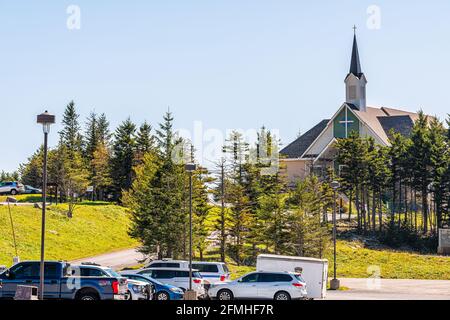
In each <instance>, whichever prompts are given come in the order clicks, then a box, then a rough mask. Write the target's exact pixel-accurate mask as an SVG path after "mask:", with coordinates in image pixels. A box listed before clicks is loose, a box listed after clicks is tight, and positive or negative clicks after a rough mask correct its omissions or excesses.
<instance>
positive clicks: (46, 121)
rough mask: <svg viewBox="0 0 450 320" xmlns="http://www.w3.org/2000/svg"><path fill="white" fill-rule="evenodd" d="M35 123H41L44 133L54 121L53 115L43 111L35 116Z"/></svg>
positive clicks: (48, 130) (47, 131)
mask: <svg viewBox="0 0 450 320" xmlns="http://www.w3.org/2000/svg"><path fill="white" fill-rule="evenodd" d="M37 123H40V124H42V128H43V129H44V133H49V132H50V126H51V125H52V124H54V123H55V116H54V115H52V114H50V113H48V111H45V112H44V113H41V114H40V115H38V116H37Z"/></svg>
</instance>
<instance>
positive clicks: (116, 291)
mask: <svg viewBox="0 0 450 320" xmlns="http://www.w3.org/2000/svg"><path fill="white" fill-rule="evenodd" d="M112 290H113V293H114V294H119V281H117V280H114V281H113V282H112Z"/></svg>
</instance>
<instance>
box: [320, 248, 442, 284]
mask: <svg viewBox="0 0 450 320" xmlns="http://www.w3.org/2000/svg"><path fill="white" fill-rule="evenodd" d="M327 258H328V261H329V270H330V273H329V274H330V275H331V274H332V268H333V264H332V262H333V252H332V251H331V250H330V251H329V252H328V254H327ZM378 270H379V275H380V277H381V278H385V279H429V280H450V257H443V256H437V255H424V254H418V253H413V252H405V251H396V250H392V249H388V248H366V247H364V245H363V244H362V243H361V242H360V241H347V240H339V241H338V242H337V273H338V276H339V277H342V278H344V277H345V278H367V277H369V276H370V275H372V274H373V272H378Z"/></svg>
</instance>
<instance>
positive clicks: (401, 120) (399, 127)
mask: <svg viewBox="0 0 450 320" xmlns="http://www.w3.org/2000/svg"><path fill="white" fill-rule="evenodd" d="M378 120H379V121H380V123H381V126H382V127H383V130H384V132H385V133H386V135H387V136H388V137H389V138H391V130H394V131H395V132H397V133H400V134H401V135H403V136H405V137H409V136H410V135H411V132H412V128H413V126H414V121H413V119H411V117H410V116H409V115H407V116H405V115H403V116H388V117H379V118H378Z"/></svg>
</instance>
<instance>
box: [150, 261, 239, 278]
mask: <svg viewBox="0 0 450 320" xmlns="http://www.w3.org/2000/svg"><path fill="white" fill-rule="evenodd" d="M146 268H184V269H189V261H186V260H171V259H163V260H154V261H152V262H150V263H149V264H148V265H147V266H146ZM192 268H193V269H196V270H198V271H199V272H200V274H201V275H202V278H203V279H204V280H206V281H207V282H209V283H211V284H214V283H218V282H224V281H228V280H230V271H229V269H228V266H227V264H226V263H224V262H205V261H192Z"/></svg>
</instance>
